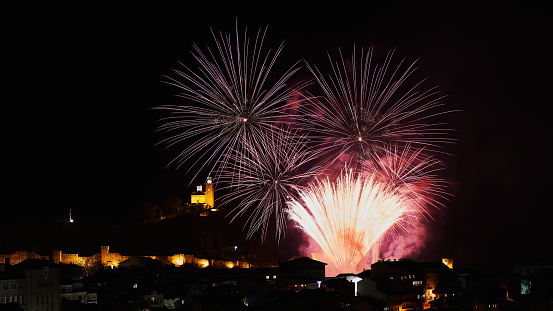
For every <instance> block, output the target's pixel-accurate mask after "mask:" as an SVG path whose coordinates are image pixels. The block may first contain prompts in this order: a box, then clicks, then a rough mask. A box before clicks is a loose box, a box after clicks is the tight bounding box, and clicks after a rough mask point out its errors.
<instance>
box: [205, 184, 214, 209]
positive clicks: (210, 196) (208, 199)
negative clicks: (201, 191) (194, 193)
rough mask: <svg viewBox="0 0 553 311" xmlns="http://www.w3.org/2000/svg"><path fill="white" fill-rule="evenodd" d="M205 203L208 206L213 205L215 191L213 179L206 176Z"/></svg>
mask: <svg viewBox="0 0 553 311" xmlns="http://www.w3.org/2000/svg"><path fill="white" fill-rule="evenodd" d="M205 204H207V205H208V208H214V207H215V192H214V190H213V179H212V178H211V177H208V178H207V181H206V184H205Z"/></svg>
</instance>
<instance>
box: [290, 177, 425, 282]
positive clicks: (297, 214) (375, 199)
mask: <svg viewBox="0 0 553 311" xmlns="http://www.w3.org/2000/svg"><path fill="white" fill-rule="evenodd" d="M288 215H289V217H290V218H291V219H292V220H294V221H295V222H296V223H297V224H298V226H299V227H300V228H301V229H303V230H304V231H305V232H306V233H307V234H308V235H309V236H311V237H312V238H313V239H314V240H315V241H316V242H317V244H319V246H320V247H321V248H322V250H323V251H324V253H325V254H326V255H327V256H328V258H329V259H330V260H331V261H332V263H333V264H334V265H335V266H336V268H338V270H339V271H340V272H353V271H354V270H355V267H356V266H357V265H358V264H359V263H360V262H361V260H362V259H363V258H364V257H365V255H366V254H367V252H368V251H369V250H370V249H371V247H373V246H374V245H377V242H378V240H379V238H380V237H381V236H382V235H384V234H385V233H386V232H387V231H389V230H390V229H391V228H393V227H394V226H398V225H400V224H401V223H402V222H410V221H412V219H414V218H416V216H417V215H416V209H415V208H414V206H413V204H411V202H410V200H409V199H408V197H406V196H404V195H401V194H400V193H399V192H398V191H397V190H396V189H394V188H393V187H391V186H390V185H389V184H386V183H382V182H380V181H379V180H378V178H377V176H372V175H367V174H364V175H361V174H355V173H354V172H353V170H351V169H350V170H347V169H346V170H344V171H343V172H342V173H341V174H340V176H339V177H338V178H337V180H336V181H335V182H331V181H330V180H329V179H328V178H326V179H324V180H322V181H317V182H315V183H313V184H312V185H310V186H309V188H308V189H306V190H305V191H304V192H302V193H300V200H292V201H291V202H290V203H289V205H288Z"/></svg>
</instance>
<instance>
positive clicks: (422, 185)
mask: <svg viewBox="0 0 553 311" xmlns="http://www.w3.org/2000/svg"><path fill="white" fill-rule="evenodd" d="M423 151H424V150H423V148H420V149H417V148H413V147H412V146H411V145H410V144H407V145H405V146H404V147H402V148H399V147H398V146H397V145H395V146H390V147H389V148H386V149H383V153H384V155H383V156H381V157H380V158H378V159H377V160H374V159H369V160H365V161H364V162H363V170H362V172H366V173H367V174H369V177H371V176H373V177H374V178H377V180H378V181H379V182H382V183H385V184H388V185H389V186H390V187H393V188H395V189H396V190H397V191H399V192H401V193H402V194H403V195H406V196H409V197H410V198H411V200H412V202H413V203H415V204H417V205H418V206H419V210H420V211H421V215H422V216H423V217H424V218H428V217H430V218H432V216H431V213H430V211H429V209H428V207H434V208H436V209H441V208H442V207H443V206H444V201H446V200H447V199H448V198H449V193H448V192H447V191H446V190H445V189H446V182H445V181H444V180H443V179H441V178H439V177H438V176H437V174H436V173H437V172H438V171H440V170H442V169H443V168H444V166H445V164H444V163H443V162H441V161H439V160H437V159H436V158H434V157H433V156H431V155H425V154H424V153H423Z"/></svg>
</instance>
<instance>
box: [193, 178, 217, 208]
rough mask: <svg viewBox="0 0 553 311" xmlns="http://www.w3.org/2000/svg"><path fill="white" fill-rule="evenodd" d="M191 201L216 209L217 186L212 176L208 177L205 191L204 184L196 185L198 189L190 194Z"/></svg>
mask: <svg viewBox="0 0 553 311" xmlns="http://www.w3.org/2000/svg"><path fill="white" fill-rule="evenodd" d="M190 203H191V204H201V205H204V207H205V208H206V209H211V210H213V209H215V188H214V184H213V179H212V178H211V177H208V178H207V181H206V183H205V191H203V187H202V186H197V187H196V191H195V192H193V193H192V195H191V196H190Z"/></svg>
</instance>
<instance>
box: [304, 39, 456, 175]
mask: <svg viewBox="0 0 553 311" xmlns="http://www.w3.org/2000/svg"><path fill="white" fill-rule="evenodd" d="M392 55H393V51H390V52H389V53H388V55H387V56H386V58H385V59H384V61H383V62H382V63H376V62H374V61H373V49H372V48H370V49H369V50H368V51H367V53H364V51H363V50H361V53H359V54H356V51H355V48H354V52H353V55H352V57H351V62H349V61H346V60H345V59H344V58H343V57H342V53H341V51H340V60H338V61H335V60H333V59H332V58H331V57H330V55H329V60H330V64H331V66H332V67H331V68H332V72H333V73H332V74H331V75H329V76H328V77H326V76H325V75H324V74H322V73H321V72H320V71H319V69H318V68H317V67H315V66H310V65H307V67H308V68H309V70H310V71H311V72H312V73H313V75H314V76H315V79H316V80H317V82H318V84H319V85H320V87H321V89H322V91H323V93H324V96H322V97H311V99H310V100H309V101H308V102H309V104H307V105H304V106H303V109H302V110H301V113H300V117H301V119H302V127H303V129H305V130H306V131H308V132H309V133H310V134H309V137H310V139H311V140H313V141H314V142H317V144H318V146H319V151H320V154H321V157H324V158H326V159H329V160H327V162H330V163H332V162H334V161H336V160H337V159H344V161H347V162H349V163H350V165H355V164H356V163H358V164H360V163H362V162H364V161H365V160H367V159H371V158H372V159H378V158H380V156H381V155H382V154H383V152H384V151H385V150H386V149H387V148H388V147H389V146H390V144H391V143H394V144H396V145H397V144H405V143H410V144H412V145H413V146H416V147H426V148H428V149H432V148H434V149H436V147H438V146H439V145H440V144H442V143H444V142H449V141H450V139H448V138H447V137H446V136H445V135H446V133H447V131H448V130H447V129H445V128H442V124H439V123H427V122H428V121H430V120H432V117H434V116H436V115H438V114H441V113H444V112H441V111H440V109H439V108H440V107H441V106H443V105H444V103H443V102H442V99H443V97H444V96H441V95H440V94H439V92H438V91H437V90H436V88H435V87H432V88H429V89H424V88H423V87H422V83H423V82H424V81H421V82H418V83H415V84H411V86H408V83H406V82H407V81H408V80H409V78H410V77H411V76H412V74H413V73H414V72H415V70H416V67H415V63H412V64H410V65H409V64H407V65H404V63H405V61H401V62H400V63H399V66H398V67H397V68H391V67H392V65H391V64H392Z"/></svg>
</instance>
